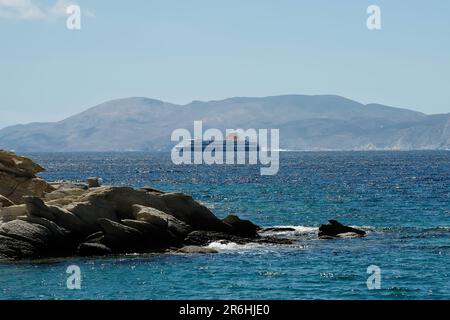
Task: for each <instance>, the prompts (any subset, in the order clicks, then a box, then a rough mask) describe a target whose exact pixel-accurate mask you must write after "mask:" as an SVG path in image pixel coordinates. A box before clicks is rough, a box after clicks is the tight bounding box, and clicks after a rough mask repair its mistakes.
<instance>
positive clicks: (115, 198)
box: [0, 150, 365, 260]
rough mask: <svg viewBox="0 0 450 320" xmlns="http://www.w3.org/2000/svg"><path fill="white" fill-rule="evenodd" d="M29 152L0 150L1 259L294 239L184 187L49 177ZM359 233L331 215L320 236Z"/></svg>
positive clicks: (191, 249)
mask: <svg viewBox="0 0 450 320" xmlns="http://www.w3.org/2000/svg"><path fill="white" fill-rule="evenodd" d="M43 170H44V169H43V168H42V167H41V166H39V165H38V164H36V163H34V162H33V161H32V160H31V159H28V158H25V157H20V156H17V155H15V154H14V153H11V152H6V151H1V150H0V260H20V259H42V258H58V257H70V256H102V255H109V254H124V253H153V252H157V253H159V252H182V253H214V252H216V251H215V250H213V249H211V248H208V247H207V246H208V244H210V243H211V242H213V241H219V240H220V241H227V242H235V243H238V244H245V243H252V242H254V243H273V244H285V245H289V244H292V240H290V239H283V238H278V237H271V236H265V235H264V233H265V232H264V231H265V230H266V231H267V230H269V229H262V228H261V227H259V226H257V225H255V224H254V223H252V222H251V221H248V220H242V219H240V218H239V217H237V216H235V215H229V216H227V217H226V218H225V219H223V220H221V219H219V218H218V217H216V216H215V215H214V214H213V213H212V212H211V211H210V210H209V209H208V208H207V207H205V206H204V205H202V204H201V203H199V202H197V201H195V200H194V199H193V198H192V197H191V196H189V195H186V194H183V193H173V192H169V193H167V192H163V191H159V190H155V189H153V188H141V189H133V188H130V187H112V186H104V187H103V186H101V185H100V183H99V182H98V180H97V179H95V178H89V179H88V183H86V184H83V183H74V182H57V183H48V182H46V181H44V180H43V179H41V178H39V177H37V176H36V175H37V174H38V173H39V172H42V171H43ZM272 230H273V229H272ZM339 236H350V237H351V236H356V237H361V236H365V232H364V231H361V230H358V229H354V228H350V227H346V226H343V225H342V224H340V223H339V222H337V221H335V220H330V224H328V225H322V226H321V227H320V229H319V237H321V238H335V237H339Z"/></svg>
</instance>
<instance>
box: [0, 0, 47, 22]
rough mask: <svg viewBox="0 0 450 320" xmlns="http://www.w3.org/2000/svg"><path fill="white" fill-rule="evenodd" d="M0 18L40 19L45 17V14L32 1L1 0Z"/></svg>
mask: <svg viewBox="0 0 450 320" xmlns="http://www.w3.org/2000/svg"><path fill="white" fill-rule="evenodd" d="M0 17H3V18H11V19H40V18H43V17H45V13H44V12H43V11H42V9H41V8H40V7H39V6H38V5H36V4H35V3H34V2H33V1H32V0H0Z"/></svg>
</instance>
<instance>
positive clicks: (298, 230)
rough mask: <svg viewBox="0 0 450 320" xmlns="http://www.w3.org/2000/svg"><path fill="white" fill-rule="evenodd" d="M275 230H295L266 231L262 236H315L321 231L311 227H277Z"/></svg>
mask: <svg viewBox="0 0 450 320" xmlns="http://www.w3.org/2000/svg"><path fill="white" fill-rule="evenodd" d="M273 228H277V229H288V228H289V229H293V230H284V231H283V230H272V231H264V232H262V233H261V234H262V235H266V236H269V235H273V236H285V237H286V236H300V235H306V234H313V233H317V232H318V231H319V228H318V227H311V226H275V227H273Z"/></svg>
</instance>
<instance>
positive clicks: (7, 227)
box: [0, 220, 52, 250]
mask: <svg viewBox="0 0 450 320" xmlns="http://www.w3.org/2000/svg"><path fill="white" fill-rule="evenodd" d="M0 234H2V235H4V236H7V237H10V238H13V239H17V240H21V241H25V242H28V243H30V244H32V245H33V246H34V247H37V248H39V249H41V250H44V249H46V248H48V246H49V243H50V241H51V237H52V233H51V231H50V230H48V229H47V228H45V227H44V226H42V225H38V224H34V223H29V222H26V221H23V220H13V221H10V222H7V223H4V224H2V226H1V227H0Z"/></svg>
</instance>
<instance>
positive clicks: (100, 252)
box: [77, 242, 112, 257]
mask: <svg viewBox="0 0 450 320" xmlns="http://www.w3.org/2000/svg"><path fill="white" fill-rule="evenodd" d="M77 252H78V254H79V255H80V256H83V257H90V256H106V255H108V254H111V253H112V250H111V249H110V248H108V247H107V246H105V245H104V244H101V243H95V242H85V243H82V244H80V245H79V246H78V250H77Z"/></svg>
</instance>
